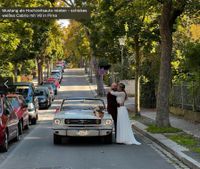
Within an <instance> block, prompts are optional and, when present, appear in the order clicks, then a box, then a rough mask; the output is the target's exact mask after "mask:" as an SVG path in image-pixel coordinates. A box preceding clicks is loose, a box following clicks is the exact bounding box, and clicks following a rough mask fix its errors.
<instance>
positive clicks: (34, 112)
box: [28, 110, 37, 119]
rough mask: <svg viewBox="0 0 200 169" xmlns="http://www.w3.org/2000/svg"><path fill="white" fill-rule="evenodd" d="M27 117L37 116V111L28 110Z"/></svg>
mask: <svg viewBox="0 0 200 169" xmlns="http://www.w3.org/2000/svg"><path fill="white" fill-rule="evenodd" d="M28 115H29V118H30V119H32V118H37V112H36V111H35V110H32V111H28Z"/></svg>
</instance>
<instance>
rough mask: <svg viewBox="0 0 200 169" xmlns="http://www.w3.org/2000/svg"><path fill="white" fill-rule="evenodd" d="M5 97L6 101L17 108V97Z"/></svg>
mask: <svg viewBox="0 0 200 169" xmlns="http://www.w3.org/2000/svg"><path fill="white" fill-rule="evenodd" d="M7 99H8V101H9V102H10V104H11V106H12V107H13V108H14V109H17V108H18V107H20V104H19V102H18V100H17V98H15V97H8V98H7Z"/></svg>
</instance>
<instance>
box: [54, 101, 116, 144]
mask: <svg viewBox="0 0 200 169" xmlns="http://www.w3.org/2000/svg"><path fill="white" fill-rule="evenodd" d="M112 131H113V119H112V116H111V115H110V114H108V113H107V111H106V110H105V104H104V101H103V100H101V99H95V98H73V97H72V98H67V99H64V100H63V101H62V104H61V106H60V107H59V108H58V109H57V110H56V114H55V117H54V119H53V133H54V136H53V137H54V144H60V143H61V141H62V137H88V136H95V137H103V138H104V141H105V142H106V143H112Z"/></svg>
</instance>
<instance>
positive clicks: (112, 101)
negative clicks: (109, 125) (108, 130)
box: [107, 83, 118, 136]
mask: <svg viewBox="0 0 200 169" xmlns="http://www.w3.org/2000/svg"><path fill="white" fill-rule="evenodd" d="M111 90H113V91H117V83H112V85H111ZM117 107H118V103H117V100H116V96H113V95H112V94H111V93H110V92H108V94H107V110H108V113H109V114H111V115H112V118H113V120H114V125H115V136H116V133H117V132H116V131H117Z"/></svg>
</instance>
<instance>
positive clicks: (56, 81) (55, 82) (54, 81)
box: [47, 78, 60, 88]
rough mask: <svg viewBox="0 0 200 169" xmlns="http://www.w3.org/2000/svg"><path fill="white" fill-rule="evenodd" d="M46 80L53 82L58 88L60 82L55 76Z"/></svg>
mask: <svg viewBox="0 0 200 169" xmlns="http://www.w3.org/2000/svg"><path fill="white" fill-rule="evenodd" d="M47 82H52V83H54V84H55V86H56V87H57V88H60V83H59V81H58V80H56V79H55V78H48V79H47Z"/></svg>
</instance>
